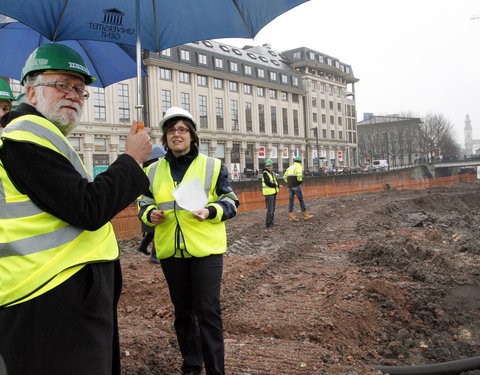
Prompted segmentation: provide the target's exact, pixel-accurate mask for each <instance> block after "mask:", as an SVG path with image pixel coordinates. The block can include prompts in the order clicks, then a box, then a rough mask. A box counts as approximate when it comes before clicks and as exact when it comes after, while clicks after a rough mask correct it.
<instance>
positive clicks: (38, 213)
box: [0, 115, 119, 308]
mask: <svg viewBox="0 0 480 375" xmlns="http://www.w3.org/2000/svg"><path fill="white" fill-rule="evenodd" d="M2 138H3V139H11V140H15V141H19V142H28V143H33V144H37V145H40V146H43V147H46V148H48V149H50V150H53V151H55V152H58V153H59V154H61V155H63V156H64V157H66V158H67V159H68V160H69V161H70V162H71V163H72V165H73V166H74V167H75V169H76V170H77V171H78V172H79V173H80V174H81V175H82V176H83V177H84V178H87V179H88V180H91V178H90V177H89V176H88V173H87V172H86V170H85V167H84V165H83V163H82V161H81V160H80V157H79V155H78V154H77V153H76V152H75V150H74V149H73V147H72V146H71V145H70V143H69V142H68V140H67V139H66V138H65V136H64V135H63V134H62V133H61V132H60V131H59V130H58V128H57V127H56V126H55V125H53V124H52V123H51V122H50V121H48V120H46V119H44V118H42V117H39V116H34V115H26V116H21V117H19V118H17V119H15V120H14V121H12V122H11V123H10V124H8V126H7V127H6V128H5V130H4V132H3V134H2ZM1 144H2V143H1V142H0V147H1ZM118 256H119V249H118V245H117V241H116V238H115V234H114V232H113V227H112V225H111V224H110V223H107V224H105V225H104V226H102V227H101V228H100V229H98V230H96V231H88V230H84V229H80V228H77V227H74V226H72V225H70V224H68V223H66V222H65V221H63V220H61V219H59V218H57V217H55V216H53V215H51V214H49V213H48V212H45V211H43V210H42V209H41V208H39V207H38V206H36V205H35V204H34V203H33V202H32V201H31V200H30V198H29V197H28V196H27V195H25V194H22V193H21V192H20V191H18V190H17V189H16V187H15V186H14V184H13V183H12V181H11V180H10V178H9V176H8V175H7V173H6V171H5V169H4V167H3V165H2V164H1V162H0V307H2V308H3V307H8V306H11V305H14V304H18V303H21V302H25V301H27V300H30V299H32V298H34V297H37V296H39V295H41V294H43V293H45V292H47V291H49V290H51V289H53V288H55V287H56V286H58V285H60V284H61V283H63V282H64V281H65V280H67V279H68V278H70V277H71V276H72V275H73V274H75V273H76V272H78V271H79V270H80V269H81V268H82V267H83V266H84V265H85V264H87V263H96V262H103V261H112V260H115V259H117V258H118Z"/></svg>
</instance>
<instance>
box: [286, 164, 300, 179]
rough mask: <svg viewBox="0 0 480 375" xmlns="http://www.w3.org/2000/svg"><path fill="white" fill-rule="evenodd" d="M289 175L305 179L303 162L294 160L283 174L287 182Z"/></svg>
mask: <svg viewBox="0 0 480 375" xmlns="http://www.w3.org/2000/svg"><path fill="white" fill-rule="evenodd" d="M288 177H295V178H296V179H297V181H302V180H303V167H302V164H300V163H298V162H294V163H293V164H292V165H291V166H290V167H288V168H287V170H286V171H285V174H284V175H283V179H284V180H285V182H288Z"/></svg>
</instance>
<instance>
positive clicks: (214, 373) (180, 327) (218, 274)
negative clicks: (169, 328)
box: [161, 255, 225, 375]
mask: <svg viewBox="0 0 480 375" xmlns="http://www.w3.org/2000/svg"><path fill="white" fill-rule="evenodd" d="M161 265H162V270H163V273H164V275H165V279H166V280H167V283H168V289H169V291H170V298H171V300H172V303H173V306H174V308H175V331H176V333H177V340H178V344H179V347H180V351H181V353H182V357H183V365H182V370H183V371H189V370H190V371H194V372H198V373H200V370H201V368H202V362H203V363H204V365H205V373H206V375H224V374H225V366H224V356H225V352H224V342H223V325H222V318H221V311H220V310H221V308H220V288H221V280H222V273H223V255H210V256H207V257H204V258H168V259H162V260H161Z"/></svg>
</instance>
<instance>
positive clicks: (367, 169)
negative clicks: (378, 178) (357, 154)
mask: <svg viewBox="0 0 480 375" xmlns="http://www.w3.org/2000/svg"><path fill="white" fill-rule="evenodd" d="M361 172H363V173H368V172H373V167H372V166H371V165H370V164H365V165H362V167H361Z"/></svg>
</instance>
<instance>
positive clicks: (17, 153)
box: [0, 43, 152, 375]
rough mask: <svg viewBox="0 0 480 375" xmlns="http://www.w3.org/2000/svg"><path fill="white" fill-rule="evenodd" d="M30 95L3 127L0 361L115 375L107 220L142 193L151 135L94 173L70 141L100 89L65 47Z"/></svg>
mask: <svg viewBox="0 0 480 375" xmlns="http://www.w3.org/2000/svg"><path fill="white" fill-rule="evenodd" d="M21 82H22V84H23V85H24V87H25V98H23V99H22V102H21V104H20V105H19V106H18V108H16V109H15V110H13V111H11V112H8V113H7V114H6V115H5V116H3V117H2V119H1V120H0V121H1V123H2V125H4V126H5V129H4V131H3V134H2V136H1V137H0V258H1V261H0V280H1V282H0V332H1V339H0V355H1V357H3V359H4V360H5V364H6V367H7V372H8V374H12V375H13V374H35V375H47V374H48V375H52V374H85V375H87V374H88V375H90V374H95V375H107V374H108V375H110V374H120V352H119V340H118V326H117V311H116V308H117V302H118V298H119V295H120V291H121V272H120V264H119V260H118V258H119V249H118V245H117V240H116V238H115V234H114V232H113V228H112V225H111V223H110V220H111V219H112V218H113V217H114V216H115V215H116V214H117V213H118V212H120V211H121V210H123V209H124V208H125V207H127V206H128V205H129V204H130V203H132V202H133V201H134V200H135V199H136V198H137V197H138V196H139V195H140V194H142V193H143V192H144V191H146V190H147V189H148V186H149V180H148V178H147V176H146V175H145V173H144V172H143V170H142V168H141V167H140V165H139V164H140V163H142V162H144V161H145V160H146V159H147V157H148V155H150V153H151V151H152V144H151V142H150V136H149V135H148V133H149V131H148V129H144V130H141V131H138V132H137V126H136V125H134V126H133V127H132V129H131V130H130V133H129V134H128V136H127V139H126V144H125V153H124V154H122V155H119V156H118V158H117V159H116V160H115V161H114V162H113V163H112V164H111V165H110V167H109V168H108V170H106V171H105V172H103V173H102V174H100V175H98V176H97V177H95V179H94V180H92V178H91V177H90V174H89V172H88V171H87V170H86V169H85V166H84V165H83V163H82V159H81V157H80V155H78V154H77V153H76V152H75V150H74V149H73V147H72V145H71V144H70V143H69V141H68V139H67V138H66V136H67V135H68V134H69V133H70V132H71V131H72V130H73V129H74V128H75V126H77V124H78V123H79V121H80V117H81V114H82V109H83V105H84V102H85V100H87V99H88V97H89V93H88V91H87V90H86V85H89V84H91V83H93V82H95V77H93V76H91V75H90V73H89V71H88V68H87V66H86V64H85V62H84V60H83V58H82V57H81V56H80V55H79V54H78V53H77V52H75V51H74V50H72V49H71V48H69V47H67V46H65V45H62V44H56V43H50V44H44V45H42V46H40V47H39V48H37V49H36V50H35V51H33V52H32V54H31V55H30V57H29V58H28V60H27V61H26V63H25V67H24V68H23V71H22V77H21Z"/></svg>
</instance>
